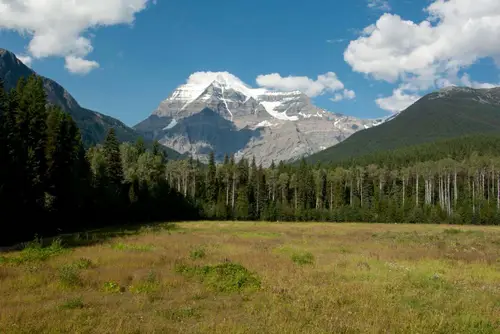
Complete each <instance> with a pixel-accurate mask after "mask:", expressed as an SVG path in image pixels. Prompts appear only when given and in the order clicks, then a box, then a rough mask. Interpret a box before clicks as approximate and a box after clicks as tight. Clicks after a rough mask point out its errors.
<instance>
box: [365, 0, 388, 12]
mask: <svg viewBox="0 0 500 334" xmlns="http://www.w3.org/2000/svg"><path fill="white" fill-rule="evenodd" d="M368 8H372V9H378V10H384V11H390V10H391V5H389V1H387V0H368Z"/></svg>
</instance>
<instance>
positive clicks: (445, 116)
mask: <svg viewBox="0 0 500 334" xmlns="http://www.w3.org/2000/svg"><path fill="white" fill-rule="evenodd" d="M488 94H490V95H488ZM499 94H500V90H491V91H489V92H488V93H487V94H486V93H484V92H482V91H481V90H474V89H458V90H456V91H452V92H451V93H449V95H448V96H440V95H441V93H440V92H433V93H431V94H428V95H426V96H424V97H423V98H421V99H420V100H418V101H417V102H415V103H414V104H412V105H411V106H410V107H408V108H407V109H406V110H404V111H403V112H401V113H400V114H399V115H397V116H396V117H394V118H393V119H392V120H391V121H389V122H385V123H382V124H380V125H378V126H375V127H371V128H369V129H366V130H363V131H358V132H356V133H354V134H353V135H352V136H350V137H349V138H347V139H346V140H344V141H342V142H341V143H339V144H337V145H335V146H332V147H330V148H327V149H326V150H323V151H321V152H318V153H316V154H313V155H311V156H310V157H308V158H307V161H308V162H310V163H317V162H336V163H339V162H343V161H345V160H347V159H351V158H358V157H359V158H360V157H364V156H366V155H371V154H375V155H376V154H377V153H379V152H383V151H387V150H395V149H404V148H406V147H408V146H414V145H421V144H424V143H428V144H429V145H433V143H435V142H436V141H442V140H445V139H450V140H451V139H455V138H459V137H463V136H475V135H498V134H499V133H500V117H499V116H500V110H499V108H498V104H496V103H478V102H477V99H478V96H479V97H481V98H483V99H485V100H487V101H495V99H498V97H499V96H500V95H499ZM491 99H493V100H491ZM443 147H445V146H443Z"/></svg>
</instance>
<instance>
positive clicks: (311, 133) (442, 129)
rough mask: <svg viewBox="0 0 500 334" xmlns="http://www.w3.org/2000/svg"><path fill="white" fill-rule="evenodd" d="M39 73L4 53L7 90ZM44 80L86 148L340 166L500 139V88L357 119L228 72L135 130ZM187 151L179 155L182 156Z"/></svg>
mask: <svg viewBox="0 0 500 334" xmlns="http://www.w3.org/2000/svg"><path fill="white" fill-rule="evenodd" d="M33 73H34V72H33V70H31V69H30V68H28V67H27V66H25V65H24V64H23V63H22V62H21V61H20V60H19V59H17V58H16V56H15V55H14V54H13V53H11V52H9V51H7V50H4V49H0V79H2V80H3V81H4V86H5V88H6V89H7V90H9V89H11V88H13V87H15V85H16V83H17V81H18V80H19V78H21V77H28V76H30V75H31V74H33ZM42 78H43V81H44V87H45V91H46V93H47V97H48V102H49V103H51V104H53V105H57V106H59V107H61V108H62V109H63V110H64V111H66V112H68V113H69V114H70V115H71V116H72V117H73V118H74V119H75V121H76V123H77V125H78V127H79V128H80V130H81V133H82V137H83V140H84V143H85V144H86V145H87V146H90V145H94V144H97V143H100V142H102V141H103V140H104V138H105V136H106V133H107V131H108V129H110V128H115V129H116V132H117V135H118V138H119V140H120V141H129V142H133V141H135V140H136V139H137V138H139V137H140V136H143V137H144V138H145V139H146V141H147V142H148V141H149V142H151V141H152V140H159V141H160V143H161V144H163V145H164V146H165V147H166V148H165V149H166V151H167V153H168V155H169V157H170V158H173V159H176V158H180V157H183V156H192V157H194V158H198V159H200V160H201V161H206V160H207V158H208V155H209V153H210V152H211V151H215V152H216V157H217V159H218V160H219V161H220V160H222V159H223V157H224V154H235V156H236V158H241V157H245V158H249V159H251V158H252V157H255V158H256V161H257V163H260V164H263V165H264V166H268V165H270V164H271V162H272V161H275V162H279V161H285V162H289V161H294V160H297V159H299V158H302V157H307V160H308V161H309V162H313V163H315V162H339V161H343V160H347V159H352V158H356V157H361V156H366V155H370V154H373V153H375V152H382V151H387V150H393V149H398V148H402V147H408V146H414V145H418V144H423V143H431V142H434V141H438V140H443V139H448V138H458V137H461V136H464V135H476V134H485V135H488V134H500V88H493V89H472V88H465V87H449V88H444V89H441V90H439V91H437V92H434V93H431V94H428V95H426V96H424V97H423V98H421V99H420V100H418V101H417V102H416V103H414V104H413V105H412V106H410V107H409V108H407V109H406V110H404V111H402V112H400V113H399V114H395V115H391V116H390V117H387V118H382V119H373V120H367V119H358V118H354V117H350V116H345V115H342V114H337V113H332V112H328V111H326V110H323V109H321V108H319V107H317V106H315V105H314V104H312V103H311V100H310V99H309V98H308V97H307V96H306V95H305V94H303V93H301V92H298V91H297V92H276V91H269V90H266V89H254V88H251V87H250V86H248V85H246V84H245V83H243V82H242V81H241V80H240V79H238V78H237V77H235V76H234V75H232V74H229V73H218V74H216V75H215V74H214V77H212V78H209V79H207V80H206V81H205V82H197V83H196V84H185V85H181V86H179V87H178V88H177V89H176V90H174V91H173V92H172V93H171V94H170V95H169V97H168V98H167V99H165V100H164V101H162V102H161V103H160V105H159V106H158V108H157V109H156V110H155V111H154V112H153V113H152V115H151V116H150V117H148V118H147V119H146V120H144V121H142V122H141V123H139V124H137V125H136V126H135V127H134V128H130V127H128V126H126V125H125V124H123V123H122V122H120V121H119V120H117V119H115V118H112V117H109V116H106V115H104V114H101V113H99V112H96V111H92V110H89V109H85V108H83V107H81V106H80V105H79V104H78V102H77V101H76V100H75V99H74V98H73V97H72V96H71V95H70V94H69V93H68V92H67V91H66V90H65V89H64V88H63V87H62V86H60V85H59V84H58V83H56V82H55V81H53V80H50V79H48V78H44V77H42ZM179 152H180V153H179Z"/></svg>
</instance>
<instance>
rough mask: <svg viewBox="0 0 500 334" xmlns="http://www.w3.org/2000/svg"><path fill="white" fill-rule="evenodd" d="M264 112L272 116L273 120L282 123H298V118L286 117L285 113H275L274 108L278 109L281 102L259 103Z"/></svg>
mask: <svg viewBox="0 0 500 334" xmlns="http://www.w3.org/2000/svg"><path fill="white" fill-rule="evenodd" d="M260 104H261V105H262V106H263V107H264V108H265V109H266V111H267V112H268V113H269V115H271V116H273V117H274V118H277V119H281V120H284V121H298V120H299V118H298V117H297V116H288V115H287V114H286V111H285V112H282V113H280V112H279V111H276V108H278V107H279V106H280V105H281V102H261V103H260Z"/></svg>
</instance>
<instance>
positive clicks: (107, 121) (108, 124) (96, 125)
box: [0, 48, 180, 159]
mask: <svg viewBox="0 0 500 334" xmlns="http://www.w3.org/2000/svg"><path fill="white" fill-rule="evenodd" d="M31 75H36V74H35V72H34V71H33V70H32V69H31V68H29V67H27V66H26V65H24V64H23V63H22V62H21V61H20V60H19V59H17V57H16V56H15V55H14V54H13V53H12V52H9V51H7V50H4V49H1V48H0V80H3V82H4V89H5V90H6V91H10V90H11V89H12V88H15V87H16V85H17V82H18V81H19V79H21V78H24V79H26V78H28V77H29V76H31ZM38 77H39V78H40V80H41V81H42V84H43V89H44V92H45V95H46V101H47V103H49V104H51V105H53V106H57V107H59V108H61V110H62V111H64V112H66V113H68V114H70V115H71V117H72V118H73V120H74V121H75V123H76V125H77V126H78V128H79V130H80V134H81V137H82V141H83V144H84V145H85V147H87V148H88V147H90V146H92V145H96V144H100V143H102V142H103V141H104V139H105V138H106V134H107V132H108V130H109V129H111V128H113V129H114V131H115V133H116V136H117V138H118V140H120V141H121V142H134V141H135V140H137V138H139V137H140V136H139V134H138V133H137V132H136V131H135V130H134V129H132V128H130V127H128V126H126V125H125V124H123V123H122V122H121V121H119V120H117V119H116V118H113V117H110V116H107V115H104V114H101V113H99V112H96V111H93V110H89V109H86V108H83V107H82V106H80V104H79V103H78V102H77V101H76V100H75V99H74V98H73V96H71V94H70V93H69V92H68V91H66V90H65V89H64V87H62V86H61V85H59V84H58V83H57V82H55V81H53V80H51V79H49V78H45V77H43V76H38ZM147 145H148V146H149V147H150V146H151V145H152V141H148V142H147ZM163 150H164V151H165V152H166V153H167V154H168V156H169V157H170V158H172V159H176V158H178V157H179V156H180V154H179V152H177V151H175V150H172V149H170V148H167V147H164V148H163Z"/></svg>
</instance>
